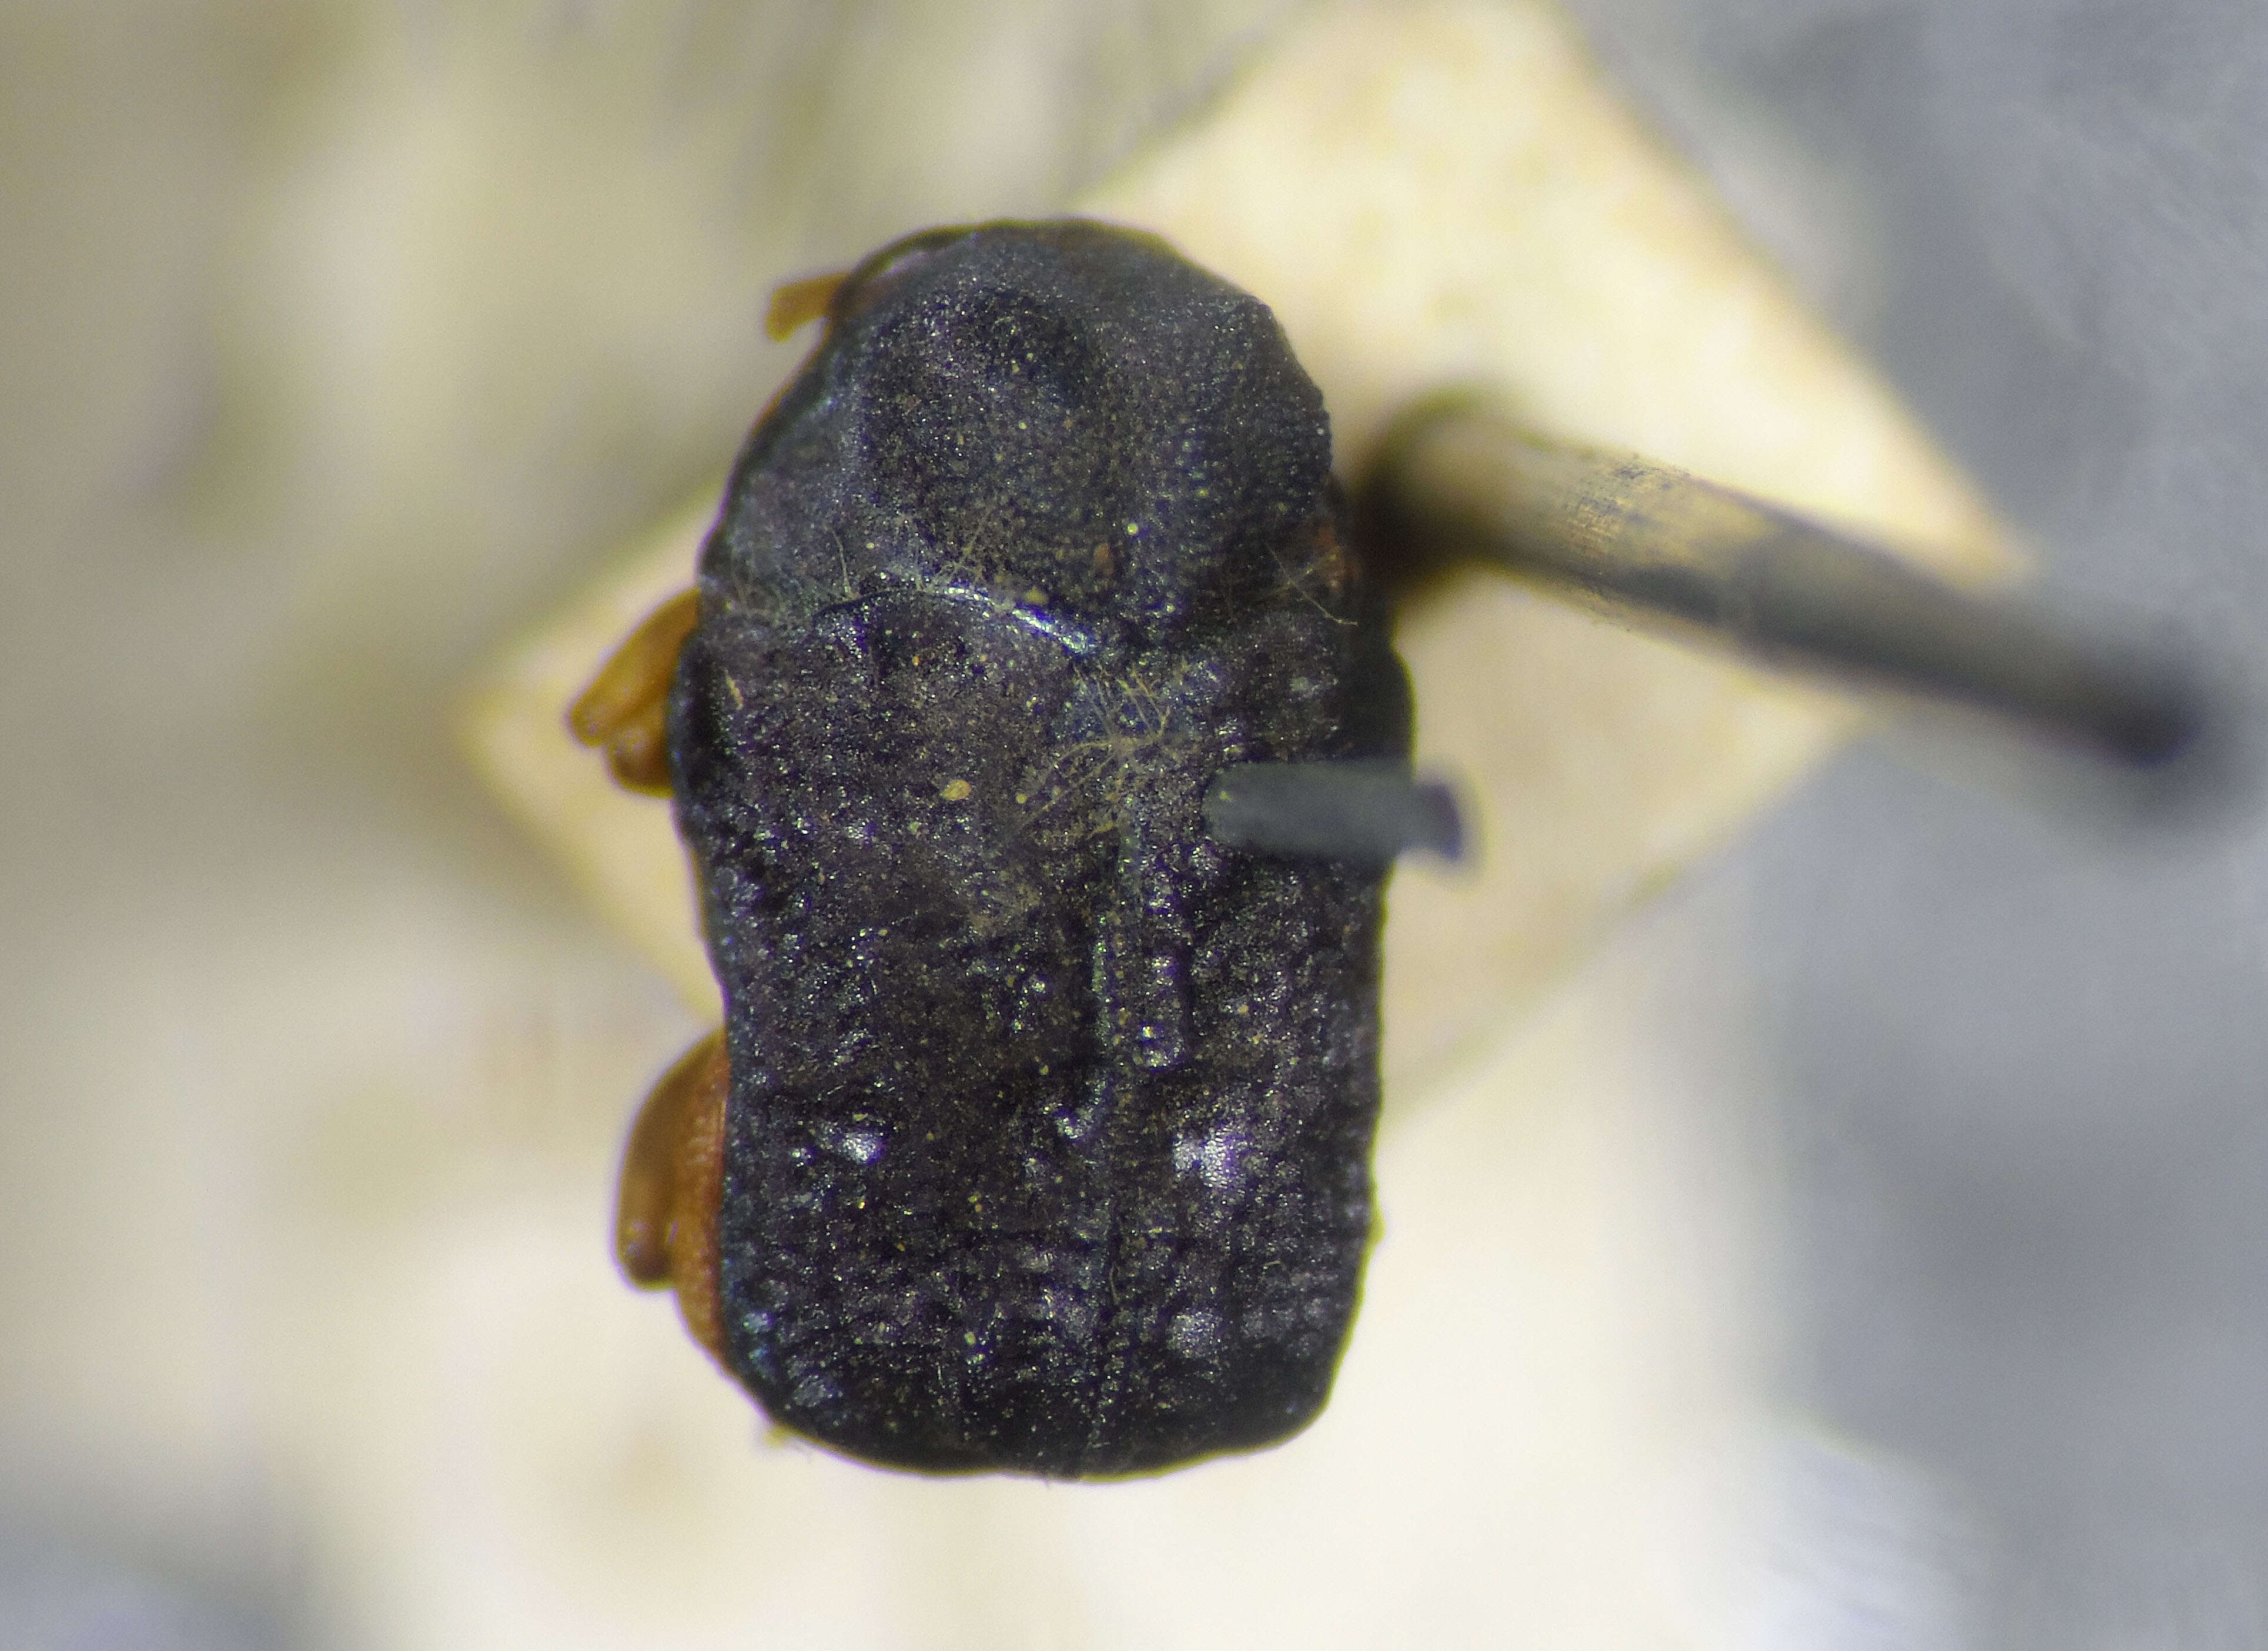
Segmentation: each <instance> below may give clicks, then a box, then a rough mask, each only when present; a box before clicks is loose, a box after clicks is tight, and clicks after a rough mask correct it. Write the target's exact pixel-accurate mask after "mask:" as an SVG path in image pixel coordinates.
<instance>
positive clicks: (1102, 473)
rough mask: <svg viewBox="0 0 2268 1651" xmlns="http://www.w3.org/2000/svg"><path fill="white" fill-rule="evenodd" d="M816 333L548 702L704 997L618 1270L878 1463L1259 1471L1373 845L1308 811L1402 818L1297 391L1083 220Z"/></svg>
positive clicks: (903, 286)
mask: <svg viewBox="0 0 2268 1651" xmlns="http://www.w3.org/2000/svg"><path fill="white" fill-rule="evenodd" d="M817 313H823V314H824V318H825V321H826V333H825V336H824V337H823V339H822V340H821V343H820V345H819V346H818V348H817V350H815V351H814V354H813V355H812V357H811V358H810V359H809V360H808V361H807V362H806V365H804V367H803V368H802V370H801V372H799V374H798V375H797V376H796V377H795V378H794V379H793V380H792V381H791V382H790V383H789V385H788V386H787V387H786V388H785V389H784V391H783V393H782V394H781V395H780V397H779V399H778V400H777V402H776V403H775V404H774V405H773V407H772V408H771V409H770V411H769V412H768V413H767V414H766V415H765V416H764V417H763V419H762V421H761V422H760V423H759V424H757V426H756V428H755V432H754V433H753V434H752V435H751V436H750V437H749V439H748V442H747V446H746V447H745V448H744V449H743V450H742V452H741V453H740V459H739V461H738V462H737V464H736V465H735V466H734V468H733V476H732V481H731V483H730V485H729V487H728V488H727V490H726V491H725V501H724V506H723V510H722V512H721V514H720V516H719V518H718V522H717V525H716V527H715V528H714V529H713V530H712V531H711V534H710V535H709V539H708V542H707V543H706V545H705V547H704V549H703V552H702V557H701V564H700V579H699V586H698V589H697V591H696V592H695V593H688V595H687V596H686V597H683V598H681V599H679V600H678V601H676V602H674V603H672V604H671V605H670V606H669V607H667V608H664V609H663V610H662V612H661V613H659V614H658V615H656V616H655V618H654V619H653V620H652V621H650V622H649V623H648V625H647V626H646V627H645V628H644V630H642V631H641V632H640V633H639V634H638V635H637V637H635V638H632V639H631V641H630V643H629V644H627V645H625V646H624V648H623V649H622V652H620V653H619V654H618V655H617V656H616V658H615V660H614V662H613V663H612V664H610V665H609V667H608V669H607V671H606V673H605V674H602V676H601V677H600V681H599V682H597V683H595V684H594V685H593V688H592V689H591V691H590V692H589V693H588V694H586V695H585V697H584V699H583V700H582V701H581V702H580V703H579V704H578V706H577V709H576V712H575V723H576V727H577V731H578V733H580V734H581V735H582V736H583V737H584V738H585V739H586V740H587V741H590V742H591V743H593V744H599V745H604V746H606V747H607V748H608V753H609V755H610V757H611V759H612V760H613V762H614V763H615V770H616V772H617V773H618V774H619V775H621V776H622V778H623V779H624V780H625V782H626V783H629V784H632V785H640V786H644V787H647V788H653V789H667V790H669V791H670V792H673V793H674V796H675V798H676V806H677V817H678V822H679V825H680V828H681V830H682V832H683V835H684V837H685V840H686V843H687V844H688V846H689V850H690V851H691V853H692V856H693V859H694V863H695V866H696V871H697V875H698V881H699V883H700V888H701V891H702V899H703V912H704V918H705V922H706V927H707V933H708V941H709V951H710V955H711V961H712V962H713V963H714V965H715V968H716V970H717V976H718V981H719V982H720V984H722V986H723V989H724V997H725V1025H724V1028H722V1030H721V1032H720V1033H719V1034H718V1035H717V1036H713V1037H711V1039H709V1040H706V1041H705V1042H704V1043H702V1044H701V1045H699V1046H697V1047H696V1049H695V1050H693V1051H692V1053H691V1054H689V1056H688V1057H687V1058H686V1059H685V1060H684V1061H682V1062H681V1063H680V1064H679V1065H678V1066H677V1067H676V1068H675V1069H674V1071H673V1072H671V1074H670V1075H669V1076H668V1077H666V1078H665V1079H664V1080H663V1081H662V1083H661V1084H660V1085H659V1087H657V1089H656V1090H655V1092H654V1095H653V1096H652V1099H651V1100H649V1102H647V1104H646V1107H645V1109H644V1111H643V1112H642V1114H641V1115H640V1117H639V1120H638V1123H637V1127H636V1130H635V1131H634V1132H633V1136H632V1140H631V1145H630V1153H629V1157H628V1161H627V1162H626V1164H625V1167H624V1170H623V1181H622V1221H621V1229H620V1235H619V1240H620V1248H621V1251H622V1259H623V1264H624V1266H625V1267H626V1269H627V1270H628V1271H630V1274H631V1276H632V1277H633V1278H635V1279H637V1280H638V1281H640V1282H642V1283H650V1284H659V1283H663V1282H667V1283H669V1284H672V1285H673V1286H674V1287H675V1288H676V1290H677V1293H678V1295H679V1299H680V1301H681V1305H682V1307H683V1309H684V1312H685V1316H686V1318H687V1321H688V1323H689V1324H690V1325H691V1327H692V1329H693V1331H694V1333H695V1335H696V1337H698V1338H700V1340H701V1341H702V1342H703V1344H705V1345H707V1346H708V1347H709V1349H710V1350H711V1352H713V1353H715V1355H716V1356H717V1357H718V1360H720V1361H721V1362H722V1363H723V1364H724V1365H725V1367H726V1368H727V1369H729V1370H730V1371H731V1372H732V1373H733V1375H735V1376H736V1377H738V1378H739V1379H740V1382H742V1383H744V1384H745V1385H746V1386H747V1389H748V1390H749V1391H750V1392H751V1393H753V1394H754V1395H755V1397H756V1398H757V1400H758V1401H759V1402H760V1403H761V1404H762V1406H763V1408H764V1409H765V1411H768V1412H769V1413H770V1415H771V1416H772V1417H773V1418H774V1419H776V1420H777V1421H779V1422H781V1423H783V1424H784V1425H785V1426H789V1427H791V1428H792V1429H794V1430H795V1431H797V1432H799V1433H801V1434H808V1435H809V1436H810V1437H812V1438H814V1439H815V1440H818V1441H821V1442H822V1443H824V1444H826V1445H828V1446H830V1447H832V1448H836V1449H838V1450H841V1451H843V1452H845V1453H847V1454H850V1455H852V1456H860V1457H864V1458H865V1459H867V1460H869V1461H872V1462H877V1463H887V1464H890V1465H893V1466H899V1467H909V1468H920V1469H929V1470H985V1469H990V1470H1006V1471H1011V1472H1020V1473H1035V1474H1044V1475H1049V1476H1056V1477H1065V1478H1076V1477H1086V1476H1097V1475H1109V1474H1121V1473H1130V1472H1139V1471H1142V1470H1149V1469H1156V1468H1162V1467H1167V1466H1170V1465H1173V1464H1175V1463H1181V1462H1184V1461H1187V1460H1189V1459H1191V1458H1193V1457H1197V1456H1205V1455H1208V1454H1211V1453H1214V1452H1219V1451H1229V1450H1243V1449H1250V1448H1255V1447H1257V1446H1261V1445H1265V1444H1268V1443H1270V1442H1272V1441H1277V1440H1279V1439H1282V1438H1284V1437H1285V1435H1287V1434H1291V1433H1292V1432H1295V1431H1296V1430H1298V1429H1299V1428H1300V1427H1302V1426H1305V1425H1306V1424H1307V1422H1308V1421H1309V1420H1310V1419H1313V1418H1314V1415H1315V1414H1316V1412H1317V1411H1318V1410H1319V1409H1320V1408H1321V1407H1322V1404H1323V1402H1324V1399H1325V1397H1326V1396H1327V1394H1328V1392H1329V1387H1330V1382H1331V1377H1332V1373H1333V1371H1334V1369H1335V1367H1336V1366H1337V1362H1338V1359H1339V1354H1340V1351H1341V1349H1342V1347H1343V1345H1344V1342H1345V1340H1346V1336H1347V1331H1348V1328H1349V1325H1350V1323H1351V1318H1352V1315H1353V1312H1354V1308H1355V1301H1356V1297H1357V1294H1358V1292H1359V1285H1360V1280H1361V1273H1362V1264H1363V1257H1364V1254H1365V1250H1366V1245H1367V1243H1368V1242H1369V1237H1370V1230H1371V1202H1370V1197H1371V1194H1370V1156H1371V1145H1372V1138H1373V1131H1374V1126H1375V1122H1376V1117H1377V1110H1378V1060H1377V1047H1378V971H1379V962H1378V955H1379V951H1378V948H1379V929H1380V923H1381V912H1382V890H1383V886H1384V881H1385V876H1386V864H1387V860H1388V858H1390V855H1391V852H1392V851H1393V849H1394V847H1395V846H1397V845H1398V841H1399V839H1400V837H1403V836H1406V835H1407V831H1406V829H1404V828H1403V827H1398V826H1397V827H1393V828H1390V829H1386V834H1385V837H1383V838H1379V829H1378V828H1377V827H1376V822H1372V825H1371V826H1370V827H1365V826H1364V825H1363V824H1362V823H1361V822H1360V821H1359V820H1358V819H1356V818H1355V815H1357V814H1359V813H1360V809H1359V807H1357V808H1355V809H1354V811H1353V813H1351V814H1349V813H1346V812H1344V810H1343V809H1342V808H1341V805H1342V804H1344V802H1345V798H1346V793H1347V791H1348V788H1349V787H1350V786H1353V787H1355V788H1356V789H1360V788H1361V787H1362V786H1363V785H1369V786H1370V787H1372V789H1373V792H1380V793H1381V794H1383V795H1385V796H1386V797H1387V798H1388V801H1389V802H1392V801H1394V800H1395V799H1400V800H1403V801H1405V802H1406V801H1407V800H1408V798H1409V796H1410V794H1412V793H1411V792H1410V788H1409V786H1408V783H1407V781H1406V778H1402V777H1403V775H1405V774H1406V763H1407V755H1408V751H1409V745H1410V708H1409V693H1408V688H1407V684H1406V682H1405V679H1404V676H1403V671H1402V667H1401V665H1400V663H1399V661H1398V660H1396V659H1395V656H1394V653H1393V652H1392V649H1391V646H1390V645H1389V642H1388V636H1387V630H1386V623H1385V620H1386V615H1385V612H1384V608H1383V605H1382V603H1381V601H1380V600H1379V598H1378V596H1377V595H1376V593H1375V592H1374V591H1373V589H1372V588H1371V587H1370V586H1368V585H1367V584H1366V581H1365V579H1363V577H1362V573H1361V571H1360V569H1359V567H1358V566H1357V564H1356V561H1355V559H1354V557H1353V556H1351V554H1350V552H1349V550H1348V549H1347V544H1346V537H1345V532H1344V522H1343V520H1342V517H1343V512H1342V510H1341V507H1340V505H1339V501H1338V494H1337V489H1336V487H1335V485H1334V483H1333V482H1332V479H1331V474H1330V436H1329V424H1328V422H1327V420H1326V418H1325V416H1324V411H1323V406H1322V398H1321V396H1320V395H1319V394H1318V393H1317V391H1316V389H1315V387H1314V385H1313V384H1312V383H1311V382H1309V380H1307V376H1306V375H1305V374H1304V373H1303V372H1301V371H1300V367H1299V365H1298V364H1297V363H1296V362H1295V361H1294V360H1293V359H1292V354H1291V351H1290V349H1289V348H1288V346H1287V345H1286V343H1285V339H1284V335H1283V333H1282V330H1281V329H1280V328H1278V326H1277V324H1276V321H1275V320H1274V318H1273V317H1272V316H1271V315H1270V313H1269V312H1268V310H1267V309H1266V308H1265V307H1264V306H1263V305H1261V304H1260V303H1259V302H1257V301H1256V300H1255V299H1252V298H1250V297H1248V296H1247V295H1246V294H1244V293H1242V292H1241V291H1237V290H1236V289H1235V288H1233V287H1231V286H1229V285H1228V284H1226V283H1224V282H1222V281H1219V280H1218V279H1216V278H1214V277H1213V276H1209V275H1207V274H1205V273H1204V272H1203V271H1201V270H1199V269H1195V268H1194V267H1192V266H1191V265H1189V264H1188V263H1186V262H1183V261H1182V259H1180V258H1179V257H1178V256H1176V255H1175V254H1174V253H1173V252H1172V251H1171V250H1170V249H1169V248H1167V247H1166V246H1165V245H1164V244H1163V243H1162V242H1160V241H1158V240H1154V239H1153V238H1151V237H1148V236H1145V235H1140V234H1135V233H1131V232H1126V231H1122V230H1117V229H1113V228H1109V227H1107V226H1104V225H1098V224H1093V223H1085V222H1077V221H1070V222H1059V223H1048V224H996V225H984V226H981V227H977V228H973V229H955V230H941V231H936V232H930V233H926V234H923V235H917V236H915V237H913V238H911V239H909V240H903V241H901V242H899V243H897V244H896V245H895V246H892V247H887V248H886V249H884V250H883V251H881V252H880V253H878V254H874V255H873V257H872V258H869V259H868V260H867V261H866V262H865V263H864V264H862V265H860V266H859V267H858V269H856V270H854V271H853V272H851V274H850V275H849V276H846V277H843V278H841V279H840V280H839V281H828V282H821V283H806V284H800V285H799V286H797V287H794V288H789V289H785V290H784V291H783V294H782V297H781V299H780V300H779V301H778V303H777V305H776V309H775V321H785V322H786V323H787V324H789V325H792V324H793V323H794V321H797V320H798V319H801V318H805V317H807V316H808V315H811V314H817ZM1240 778H1243V779H1246V780H1249V781H1251V782H1252V784H1251V785H1249V786H1248V787H1246V788H1245V791H1244V792H1240V790H1239V786H1238V783H1237V782H1238V781H1239V779H1240ZM1381 787H1382V792H1381ZM1209 793H1210V794H1209ZM1253 796H1259V797H1260V798H1261V799H1262V800H1261V801H1260V802H1258V803H1257V804H1251V798H1252V797H1253ZM1240 800H1242V801H1244V802H1246V803H1247V804H1250V805H1251V806H1249V807H1246V809H1245V810H1244V812H1243V813H1241V814H1240V812H1239V803H1240ZM1335 810H1338V811H1339V812H1335ZM1388 812H1389V813H1390V812H1391V809H1390V808H1389V810H1388ZM1373 839H1378V840H1373Z"/></svg>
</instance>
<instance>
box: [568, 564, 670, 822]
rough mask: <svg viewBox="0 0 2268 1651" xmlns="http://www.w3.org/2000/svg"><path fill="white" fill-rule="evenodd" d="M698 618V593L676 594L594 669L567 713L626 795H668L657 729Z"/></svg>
mask: <svg viewBox="0 0 2268 1651" xmlns="http://www.w3.org/2000/svg"><path fill="white" fill-rule="evenodd" d="M699 618H700V604H699V593H698V592H696V591H681V592H680V593H678V594H676V595H675V596H673V597H671V598H670V599H669V600H668V601H666V602H664V603H663V604H662V605H661V606H660V607H659V608H655V609H654V610H653V612H652V614H651V615H648V616H647V618H646V621H645V623H644V624H642V625H640V626H639V627H638V628H637V630H633V631H632V632H630V637H629V638H628V639H627V640H626V641H624V642H623V644H622V646H620V647H618V648H616V649H615V652H614V655H613V657H612V658H610V659H608V661H607V662H606V663H605V664H604V665H602V666H600V667H599V674H598V675H596V676H595V677H593V678H592V679H591V685H590V686H589V687H588V688H586V689H584V690H583V693H582V697H580V698H578V699H577V700H576V702H575V704H574V705H573V706H572V707H571V709H570V710H569V711H568V712H567V726H568V728H569V729H570V730H571V732H572V733H574V735H575V737H576V739H578V740H579V741H582V743H584V744H585V745H590V746H598V747H600V748H603V749H604V750H605V751H606V754H607V766H608V768H610V769H612V770H614V774H615V778H616V779H617V780H619V781H620V782H621V783H622V785H624V786H625V787H627V788H628V789H630V790H631V791H639V792H650V793H653V794H656V795H659V796H664V797H666V796H667V795H668V794H669V750H668V746H667V742H666V740H665V738H664V735H663V730H662V722H663V718H664V717H665V715H666V712H667V710H668V704H669V682H670V678H672V677H673V676H674V675H675V674H677V652H678V650H679V649H680V648H681V647H683V646H684V645H685V638H687V637H689V636H690V635H691V634H692V632H693V627H694V624H695V623H696V621H697V620H698V619H699Z"/></svg>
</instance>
